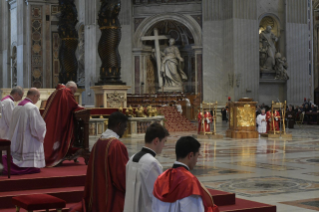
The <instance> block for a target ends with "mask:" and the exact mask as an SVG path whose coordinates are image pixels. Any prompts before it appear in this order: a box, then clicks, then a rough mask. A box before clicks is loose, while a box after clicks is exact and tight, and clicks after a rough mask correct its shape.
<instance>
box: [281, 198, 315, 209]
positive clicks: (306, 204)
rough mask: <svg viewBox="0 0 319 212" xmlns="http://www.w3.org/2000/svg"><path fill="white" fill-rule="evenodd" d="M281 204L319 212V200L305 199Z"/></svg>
mask: <svg viewBox="0 0 319 212" xmlns="http://www.w3.org/2000/svg"><path fill="white" fill-rule="evenodd" d="M281 204H286V205H292V206H297V207H300V208H307V209H311V210H315V211H319V198H315V199H304V200H299V201H291V202H281Z"/></svg>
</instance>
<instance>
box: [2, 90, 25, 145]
mask: <svg viewBox="0 0 319 212" xmlns="http://www.w3.org/2000/svg"><path fill="white" fill-rule="evenodd" d="M22 97H23V89H22V88H21V87H19V86H17V87H14V88H13V89H12V90H11V93H10V95H8V96H5V97H4V98H3V99H1V102H0V113H1V118H0V138H2V139H8V136H9V135H8V133H9V126H10V122H11V117H12V111H13V109H14V102H18V101H20V100H21V99H22Z"/></svg>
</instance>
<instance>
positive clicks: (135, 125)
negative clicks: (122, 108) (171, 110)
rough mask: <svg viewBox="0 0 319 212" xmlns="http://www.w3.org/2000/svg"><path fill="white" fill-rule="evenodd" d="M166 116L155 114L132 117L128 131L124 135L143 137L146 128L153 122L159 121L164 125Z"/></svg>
mask: <svg viewBox="0 0 319 212" xmlns="http://www.w3.org/2000/svg"><path fill="white" fill-rule="evenodd" d="M164 118H165V117H164V116H154V117H130V118H129V123H128V127H127V132H126V133H125V135H124V137H128V138H134V137H143V136H144V135H145V132H146V129H147V127H148V126H150V125H151V124H152V123H154V122H157V123H160V124H161V125H164Z"/></svg>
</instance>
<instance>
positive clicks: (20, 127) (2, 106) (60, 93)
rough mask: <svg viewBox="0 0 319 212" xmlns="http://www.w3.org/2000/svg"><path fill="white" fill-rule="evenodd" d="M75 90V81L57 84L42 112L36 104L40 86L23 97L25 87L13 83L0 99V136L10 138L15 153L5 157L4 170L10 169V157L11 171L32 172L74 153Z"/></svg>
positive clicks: (3, 159)
mask: <svg viewBox="0 0 319 212" xmlns="http://www.w3.org/2000/svg"><path fill="white" fill-rule="evenodd" d="M76 91H77V85H76V83H74V82H73V81H70V82H68V83H67V84H66V85H58V86H57V88H56V91H55V92H54V93H53V94H52V95H51V96H50V97H49V99H48V104H47V106H46V108H45V110H44V113H43V114H42V115H41V114H40V111H39V108H38V107H37V106H36V104H37V102H38V101H39V99H40V91H39V90H38V89H37V88H31V89H29V90H28V92H27V95H26V98H25V99H23V100H22V98H23V95H24V90H23V88H21V87H19V86H17V87H14V88H13V89H12V90H11V93H10V94H9V95H7V96H5V97H4V98H3V99H2V100H1V101H0V112H1V116H2V117H1V119H0V138H1V139H5V140H10V141H11V156H12V157H11V158H7V156H6V155H5V156H3V157H2V162H3V166H4V171H3V172H4V173H7V172H8V167H7V160H9V161H10V162H11V169H10V170H11V174H13V175H15V174H31V173H38V172H40V171H41V168H43V167H46V166H47V167H53V166H56V165H58V164H59V163H60V162H61V161H63V158H64V157H65V156H66V155H67V154H72V153H69V152H70V151H71V150H73V148H71V147H72V144H71V142H72V136H73V134H72V132H73V111H75V110H76V109H78V108H80V106H79V105H78V103H77V102H76V101H75V99H74V93H75V92H76ZM21 100H22V101H21ZM19 101H20V102H19ZM14 102H19V104H18V105H17V106H15V103H14Z"/></svg>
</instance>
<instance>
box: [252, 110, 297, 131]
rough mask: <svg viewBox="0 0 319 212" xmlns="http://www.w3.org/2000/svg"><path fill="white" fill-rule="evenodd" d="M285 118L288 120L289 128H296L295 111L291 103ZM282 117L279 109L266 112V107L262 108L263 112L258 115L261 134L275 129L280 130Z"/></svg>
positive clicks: (257, 120)
mask: <svg viewBox="0 0 319 212" xmlns="http://www.w3.org/2000/svg"><path fill="white" fill-rule="evenodd" d="M285 118H286V120H287V124H288V128H290V129H291V128H294V124H295V112H294V111H293V109H292V106H291V105H289V107H288V110H287V112H286V117H285ZM281 119H282V117H281V115H280V113H279V111H278V110H274V111H273V113H272V112H271V110H269V111H267V112H266V109H265V108H262V109H261V113H260V114H259V115H257V118H256V123H257V126H258V132H259V133H260V134H262V133H268V132H273V131H274V130H275V131H276V132H279V131H280V121H281Z"/></svg>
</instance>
